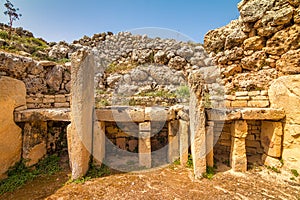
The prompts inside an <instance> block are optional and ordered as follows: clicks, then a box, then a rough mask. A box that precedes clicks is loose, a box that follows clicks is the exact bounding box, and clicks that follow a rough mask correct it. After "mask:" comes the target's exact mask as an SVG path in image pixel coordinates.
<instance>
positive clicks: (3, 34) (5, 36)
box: [0, 31, 9, 40]
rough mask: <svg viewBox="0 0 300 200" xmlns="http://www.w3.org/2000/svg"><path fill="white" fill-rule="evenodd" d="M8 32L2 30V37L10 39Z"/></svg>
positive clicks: (0, 35)
mask: <svg viewBox="0 0 300 200" xmlns="http://www.w3.org/2000/svg"><path fill="white" fill-rule="evenodd" d="M8 37H9V36H8V33H7V32H6V31H0V38H1V39H4V40H7V39H8Z"/></svg>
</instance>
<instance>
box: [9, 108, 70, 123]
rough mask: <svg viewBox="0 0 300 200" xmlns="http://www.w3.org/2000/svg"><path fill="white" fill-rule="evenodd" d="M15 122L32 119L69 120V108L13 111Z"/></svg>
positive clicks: (30, 120)
mask: <svg viewBox="0 0 300 200" xmlns="http://www.w3.org/2000/svg"><path fill="white" fill-rule="evenodd" d="M14 118H15V121H16V122H32V121H49V120H51V121H70V109H69V108H60V109H57V108H51V109H46V108H44V109H29V110H22V111H17V112H15V113H14Z"/></svg>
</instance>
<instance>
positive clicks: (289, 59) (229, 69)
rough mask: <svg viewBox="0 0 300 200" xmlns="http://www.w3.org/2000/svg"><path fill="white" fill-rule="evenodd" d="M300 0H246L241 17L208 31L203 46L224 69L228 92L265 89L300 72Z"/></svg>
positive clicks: (242, 5) (241, 9) (223, 74)
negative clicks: (279, 79) (282, 78)
mask: <svg viewBox="0 0 300 200" xmlns="http://www.w3.org/2000/svg"><path fill="white" fill-rule="evenodd" d="M299 5H300V1H298V0H252V1H250V0H243V1H241V2H240V3H239V4H238V9H239V11H240V17H239V18H238V19H236V20H233V21H231V22H230V23H229V24H228V25H226V26H224V27H221V28H218V29H215V30H211V31H209V32H208V33H207V34H206V35H205V41H204V47H205V49H206V50H207V51H208V52H209V53H212V54H213V55H214V61H215V62H216V64H218V66H219V67H220V69H221V73H222V78H223V81H224V82H223V83H224V85H225V89H226V93H228V94H230V93H234V91H237V90H238V91H249V90H266V89H268V88H269V86H270V84H271V83H272V81H273V80H275V79H277V78H278V77H281V76H283V75H289V74H299V73H300V68H299V63H300V49H299V48H300V43H299V41H300V7H299Z"/></svg>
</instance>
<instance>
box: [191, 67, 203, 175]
mask: <svg viewBox="0 0 300 200" xmlns="http://www.w3.org/2000/svg"><path fill="white" fill-rule="evenodd" d="M188 81H189V86H190V109H189V111H190V128H191V151H192V158H193V166H194V175H195V178H202V174H203V173H204V172H206V142H205V113H204V102H203V101H202V99H203V98H202V97H203V90H202V88H203V77H202V74H201V72H200V71H194V72H193V73H191V74H190V76H189V79H188Z"/></svg>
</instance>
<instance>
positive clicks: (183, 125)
mask: <svg viewBox="0 0 300 200" xmlns="http://www.w3.org/2000/svg"><path fill="white" fill-rule="evenodd" d="M179 139H180V142H179V152H180V163H181V165H183V166H185V165H186V163H187V161H188V155H189V153H188V150H189V123H188V122H186V121H184V120H179Z"/></svg>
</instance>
